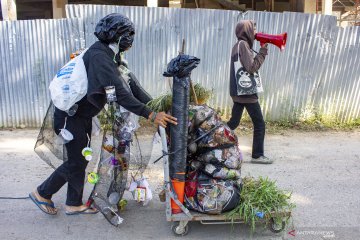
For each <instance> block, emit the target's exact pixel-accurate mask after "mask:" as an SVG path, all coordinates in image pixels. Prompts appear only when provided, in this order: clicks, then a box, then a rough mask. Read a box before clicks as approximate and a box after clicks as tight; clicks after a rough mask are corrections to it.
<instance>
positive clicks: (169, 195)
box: [159, 127, 291, 236]
mask: <svg viewBox="0 0 360 240" xmlns="http://www.w3.org/2000/svg"><path fill="white" fill-rule="evenodd" d="M159 131H160V136H161V143H162V149H163V152H164V182H165V185H164V188H165V194H166V195H165V196H166V201H165V202H166V220H167V221H169V222H173V225H172V227H171V230H172V232H173V233H174V234H175V235H176V236H185V235H186V234H187V233H188V231H189V225H188V223H189V222H190V221H199V222H200V223H201V224H233V223H244V220H243V219H234V220H233V221H230V220H229V219H228V217H227V216H226V214H220V215H209V214H203V213H199V212H195V211H189V210H188V209H187V208H186V207H185V206H184V205H183V204H182V203H180V201H179V200H178V199H177V196H176V194H175V193H174V191H172V188H171V184H170V182H171V181H170V176H169V162H168V155H166V153H167V152H168V146H167V139H166V132H165V129H164V128H163V127H159ZM171 200H173V201H175V203H176V204H177V205H178V206H179V207H180V208H181V210H182V211H183V212H182V213H178V214H173V213H172V211H171ZM290 216H291V212H281V213H275V212H274V213H271V214H270V216H267V218H270V221H269V225H268V227H269V230H270V231H272V232H274V233H279V232H282V231H283V230H284V229H285V226H286V220H283V221H282V222H281V224H278V223H276V222H275V220H274V217H283V219H285V218H290ZM259 222H265V221H264V220H262V219H259Z"/></svg>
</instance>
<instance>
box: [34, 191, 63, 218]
mask: <svg viewBox="0 0 360 240" xmlns="http://www.w3.org/2000/svg"><path fill="white" fill-rule="evenodd" d="M29 197H30V199H31V200H32V201H33V202H34V203H35V205H36V206H38V208H39V209H40V210H41V211H43V212H44V213H46V214H49V215H56V214H57V212H55V213H50V212H48V211H46V209H44V208H42V207H41V206H48V207H51V208H54V209H56V208H55V205H54V203H48V202H41V201H39V200H38V199H37V198H36V197H35V196H34V195H33V194H32V193H30V194H29Z"/></svg>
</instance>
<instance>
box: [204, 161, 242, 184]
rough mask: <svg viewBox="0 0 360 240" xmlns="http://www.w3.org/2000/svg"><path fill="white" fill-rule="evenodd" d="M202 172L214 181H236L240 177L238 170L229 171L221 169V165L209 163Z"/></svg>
mask: <svg viewBox="0 0 360 240" xmlns="http://www.w3.org/2000/svg"><path fill="white" fill-rule="evenodd" d="M202 171H203V172H204V173H205V174H208V175H210V176H211V177H213V178H215V179H222V180H237V179H240V176H241V170H240V169H230V168H227V167H223V166H222V165H214V164H211V163H208V164H206V165H205V167H204V168H203V169H202Z"/></svg>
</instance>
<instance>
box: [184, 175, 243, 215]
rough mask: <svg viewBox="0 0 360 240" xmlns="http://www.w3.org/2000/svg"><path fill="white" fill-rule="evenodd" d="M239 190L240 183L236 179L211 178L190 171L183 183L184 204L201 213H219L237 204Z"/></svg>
mask: <svg viewBox="0 0 360 240" xmlns="http://www.w3.org/2000/svg"><path fill="white" fill-rule="evenodd" d="M240 191H241V185H239V184H238V182H236V181H223V180H216V179H211V178H209V177H207V176H204V175H200V176H198V173H197V172H192V173H190V174H189V175H188V180H187V182H186V185H185V204H186V206H187V208H189V209H191V210H195V211H198V212H201V213H207V214H221V213H223V212H226V211H230V210H232V209H234V208H235V207H236V206H237V205H238V203H239V201H240Z"/></svg>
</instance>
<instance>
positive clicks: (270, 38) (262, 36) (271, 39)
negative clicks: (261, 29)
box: [255, 33, 287, 51]
mask: <svg viewBox="0 0 360 240" xmlns="http://www.w3.org/2000/svg"><path fill="white" fill-rule="evenodd" d="M255 39H256V40H257V41H259V42H260V45H261V46H262V45H264V44H265V43H271V44H274V45H275V46H277V47H278V48H280V50H281V51H283V50H284V49H285V45H286V39H287V33H283V34H278V35H272V34H266V33H256V35H255Z"/></svg>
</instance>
